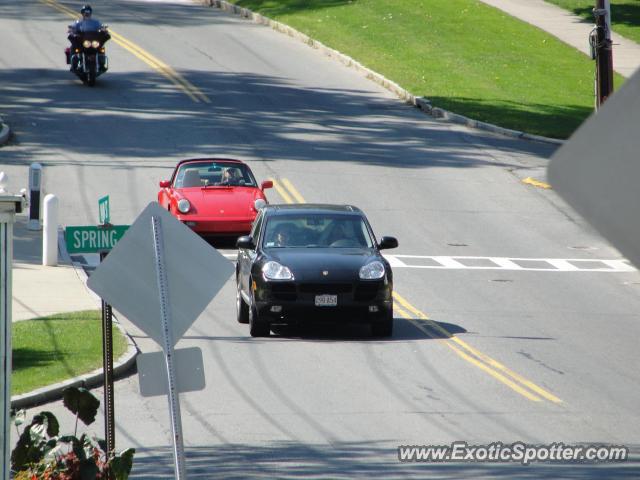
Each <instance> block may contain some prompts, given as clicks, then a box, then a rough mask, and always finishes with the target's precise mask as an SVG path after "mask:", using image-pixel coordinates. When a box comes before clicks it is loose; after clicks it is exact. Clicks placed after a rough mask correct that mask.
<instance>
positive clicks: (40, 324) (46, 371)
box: [11, 310, 127, 395]
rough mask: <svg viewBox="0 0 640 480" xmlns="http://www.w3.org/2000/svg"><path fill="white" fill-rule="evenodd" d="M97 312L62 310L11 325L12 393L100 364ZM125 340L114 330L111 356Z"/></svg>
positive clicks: (117, 354)
mask: <svg viewBox="0 0 640 480" xmlns="http://www.w3.org/2000/svg"><path fill="white" fill-rule="evenodd" d="M100 315H101V314H100V311H99V310H96V311H93V310H90V311H84V312H73V313H64V314H59V315H52V316H49V317H42V318H37V319H34V320H25V321H21V322H15V323H14V324H13V334H12V342H13V375H12V377H11V379H12V380H11V381H12V384H11V387H12V388H11V392H12V394H13V395H18V394H21V393H25V392H29V391H31V390H34V389H36V388H40V387H43V386H45V385H50V384H53V383H56V382H59V381H61V380H66V379H68V378H71V377H75V376H76V375H80V374H83V373H87V372H90V371H91V370H94V369H96V368H99V367H102V321H101V316H100ZM126 348H127V343H126V340H125V338H124V336H123V335H122V334H121V333H120V330H118V329H117V328H114V329H113V357H114V360H115V359H117V358H119V357H120V356H121V355H122V354H123V353H124V352H125V350H126Z"/></svg>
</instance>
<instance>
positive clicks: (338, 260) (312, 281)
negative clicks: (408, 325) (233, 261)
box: [236, 204, 398, 337]
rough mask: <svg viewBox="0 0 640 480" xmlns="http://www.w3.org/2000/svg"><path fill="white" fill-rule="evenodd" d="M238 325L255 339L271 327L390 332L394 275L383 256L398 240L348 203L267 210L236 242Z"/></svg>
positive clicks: (273, 206) (381, 333)
mask: <svg viewBox="0 0 640 480" xmlns="http://www.w3.org/2000/svg"><path fill="white" fill-rule="evenodd" d="M237 246H238V262H237V267H236V282H237V298H236V308H237V314H238V321H239V322H240V323H249V324H250V333H251V335H252V336H254V337H261V336H268V335H269V334H270V331H271V325H272V324H291V323H305V322H315V321H320V322H322V321H329V322H349V323H351V322H353V323H369V324H371V330H372V333H373V335H374V336H377V337H388V336H391V334H392V333H393V298H392V292H393V274H392V272H391V267H390V266H389V263H388V262H387V261H386V260H385V259H384V257H383V256H382V255H381V254H380V250H382V249H385V248H395V247H397V246H398V241H397V240H396V239H395V238H393V237H382V238H381V239H380V242H377V241H376V238H375V236H374V234H373V231H372V230H371V226H370V225H369V222H368V221H367V218H366V217H365V215H364V213H363V212H362V211H361V210H360V209H358V208H357V207H354V206H351V205H313V204H296V205H268V206H265V207H264V208H262V209H261V210H260V212H259V213H258V216H257V217H256V219H255V221H254V223H253V227H252V230H251V234H250V235H248V236H244V237H240V238H239V239H238V242H237Z"/></svg>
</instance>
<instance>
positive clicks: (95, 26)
mask: <svg viewBox="0 0 640 480" xmlns="http://www.w3.org/2000/svg"><path fill="white" fill-rule="evenodd" d="M101 26H102V24H101V23H100V22H99V21H98V20H94V19H93V18H89V19H87V20H82V21H81V22H78V23H77V24H76V32H78V33H88V32H97V31H98V30H100V27H101Z"/></svg>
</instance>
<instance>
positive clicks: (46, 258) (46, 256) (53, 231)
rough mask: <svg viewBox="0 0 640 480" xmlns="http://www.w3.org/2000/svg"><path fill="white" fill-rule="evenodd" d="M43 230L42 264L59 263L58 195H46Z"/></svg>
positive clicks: (52, 265)
mask: <svg viewBox="0 0 640 480" xmlns="http://www.w3.org/2000/svg"><path fill="white" fill-rule="evenodd" d="M43 210H44V211H43V214H44V215H43V217H44V219H43V231H42V265H46V266H49V267H55V266H57V265H58V197H56V196H55V195H53V194H51V193H50V194H48V195H47V196H46V197H44V209H43Z"/></svg>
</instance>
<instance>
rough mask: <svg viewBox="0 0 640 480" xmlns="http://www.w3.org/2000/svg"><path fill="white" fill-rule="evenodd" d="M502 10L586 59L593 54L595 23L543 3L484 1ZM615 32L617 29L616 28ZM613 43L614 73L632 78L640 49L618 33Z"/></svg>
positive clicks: (530, 0) (639, 65)
mask: <svg viewBox="0 0 640 480" xmlns="http://www.w3.org/2000/svg"><path fill="white" fill-rule="evenodd" d="M481 1H482V2H483V3H486V4H487V5H491V6H492V7H495V8H498V9H500V10H502V11H504V12H505V13H508V14H509V15H511V16H512V17H515V18H518V19H520V20H522V21H524V22H527V23H530V24H531V25H534V26H536V27H538V28H540V29H541V30H544V31H545V32H548V33H550V34H551V35H553V36H554V37H557V38H559V39H560V40H562V41H563V42H564V43H567V44H569V45H571V46H573V47H575V48H577V49H578V50H580V51H581V52H583V53H585V54H586V55H590V53H589V40H588V39H589V32H591V30H592V29H593V26H594V25H593V24H592V23H585V22H584V21H583V20H582V19H581V18H580V17H577V16H576V15H573V14H572V13H571V12H569V11H567V10H564V9H562V8H560V7H557V6H555V5H551V4H549V3H546V2H544V1H542V0H481ZM613 28H614V29H615V27H613ZM612 39H613V69H614V70H615V71H616V72H618V73H620V74H621V75H623V76H625V77H627V78H629V77H630V76H631V75H632V74H633V72H635V71H636V69H638V68H640V45H639V44H637V43H636V42H634V41H632V40H628V39H626V38H624V37H621V36H620V35H618V34H616V33H615V32H613V33H612Z"/></svg>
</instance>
